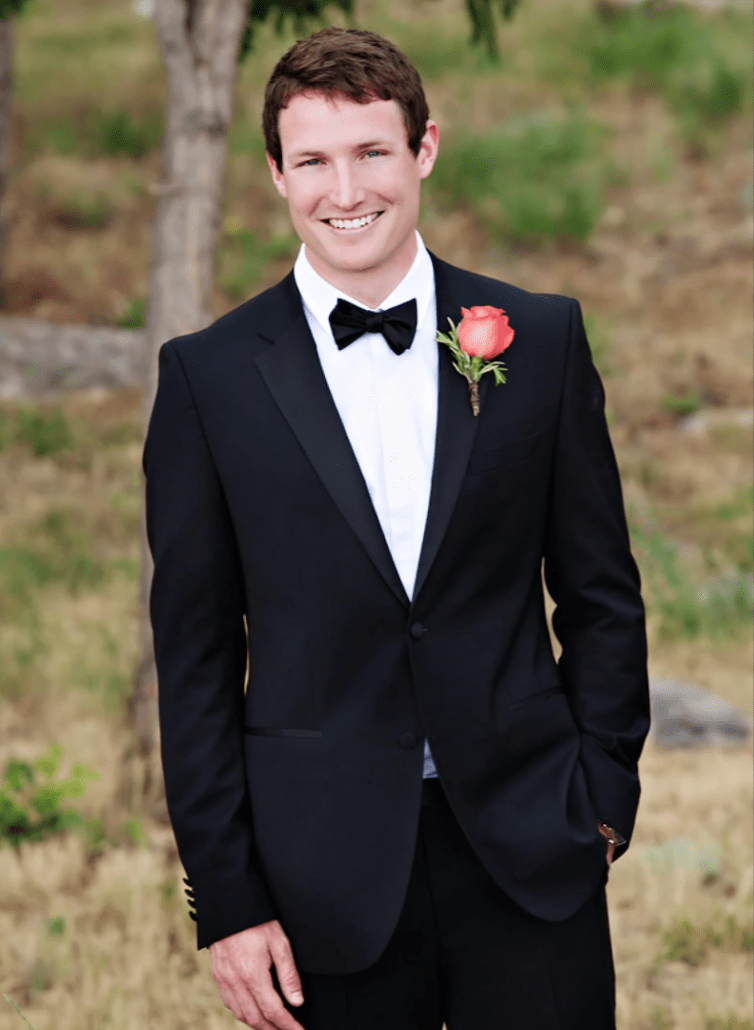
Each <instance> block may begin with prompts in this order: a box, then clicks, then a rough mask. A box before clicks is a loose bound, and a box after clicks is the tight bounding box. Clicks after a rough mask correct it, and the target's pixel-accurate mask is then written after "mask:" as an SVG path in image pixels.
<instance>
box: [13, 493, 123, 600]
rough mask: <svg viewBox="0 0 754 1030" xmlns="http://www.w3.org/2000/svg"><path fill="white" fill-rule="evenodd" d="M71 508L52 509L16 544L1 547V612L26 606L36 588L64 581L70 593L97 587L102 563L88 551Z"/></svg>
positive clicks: (85, 538) (103, 572) (80, 528)
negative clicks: (25, 537)
mask: <svg viewBox="0 0 754 1030" xmlns="http://www.w3.org/2000/svg"><path fill="white" fill-rule="evenodd" d="M79 522H80V516H79V515H78V514H77V513H76V512H73V511H65V510H62V509H57V508H56V509H53V510H52V511H50V512H48V514H47V515H46V516H45V517H44V518H43V519H42V520H41V522H40V523H39V524H38V525H37V526H36V527H35V528H34V529H30V530H29V532H28V540H27V541H26V542H25V543H24V544H22V545H19V546H15V547H4V548H0V615H7V616H10V615H11V614H13V613H14V612H18V611H19V609H21V608H23V607H28V606H29V605H30V604H31V603H32V600H33V595H34V593H35V591H36V590H38V589H40V588H42V587H46V586H48V585H50V584H52V583H63V584H64V586H65V587H66V589H67V590H68V591H69V592H70V593H71V594H74V595H75V594H77V593H78V592H79V591H80V590H82V589H83V588H85V587H93V586H97V585H98V584H99V583H100V582H101V581H102V579H103V577H104V574H105V565H104V563H103V562H101V561H99V560H98V559H96V558H95V557H93V556H92V555H91V553H90V547H91V545H90V541H89V539H88V537H87V534H86V531H85V530H84V529H83V528H82V527H81V526H80V525H79Z"/></svg>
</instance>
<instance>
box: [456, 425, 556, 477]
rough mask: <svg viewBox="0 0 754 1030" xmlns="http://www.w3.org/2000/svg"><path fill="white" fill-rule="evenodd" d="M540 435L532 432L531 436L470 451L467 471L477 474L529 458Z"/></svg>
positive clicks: (535, 447)
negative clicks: (497, 445)
mask: <svg viewBox="0 0 754 1030" xmlns="http://www.w3.org/2000/svg"><path fill="white" fill-rule="evenodd" d="M540 435H541V434H540V433H534V435H533V436H525V437H524V438H523V439H521V440H514V441H513V442H512V443H506V444H503V445H502V446H501V447H492V448H488V449H486V450H481V451H472V452H471V457H470V458H469V464H468V466H467V468H466V471H467V473H468V474H469V475H472V476H474V475H479V474H480V473H481V472H491V471H492V470H493V469H499V468H505V466H506V465H513V464H514V463H515V462H518V461H524V460H525V459H526V458H530V457H531V456H532V455H533V454H534V452H535V451H536V449H537V444H538V442H539V438H540Z"/></svg>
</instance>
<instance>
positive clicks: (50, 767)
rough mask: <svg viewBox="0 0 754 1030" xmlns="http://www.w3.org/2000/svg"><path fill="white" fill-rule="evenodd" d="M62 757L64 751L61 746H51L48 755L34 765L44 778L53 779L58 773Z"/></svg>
mask: <svg viewBox="0 0 754 1030" xmlns="http://www.w3.org/2000/svg"><path fill="white" fill-rule="evenodd" d="M62 757H63V749H62V747H61V746H60V744H51V745H50V747H49V749H48V750H47V752H46V754H44V755H42V756H41V757H40V758H38V759H37V760H36V762H35V763H34V764H35V766H36V767H37V769H38V770H39V772H41V773H42V774H43V775H44V776H47V777H52V776H54V775H55V773H56V772H57V771H58V767H59V766H60V759H61V758H62Z"/></svg>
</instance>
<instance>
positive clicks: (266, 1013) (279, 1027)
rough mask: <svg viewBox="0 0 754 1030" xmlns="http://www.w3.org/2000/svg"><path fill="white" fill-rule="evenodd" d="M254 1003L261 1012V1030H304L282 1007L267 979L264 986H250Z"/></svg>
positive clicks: (280, 1000) (279, 998)
mask: <svg viewBox="0 0 754 1030" xmlns="http://www.w3.org/2000/svg"><path fill="white" fill-rule="evenodd" d="M251 992H252V994H253V997H254V1002H255V1004H256V1005H257V1007H258V1008H259V1011H260V1012H261V1014H262V1016H263V1018H264V1021H265V1022H264V1023H263V1024H262V1028H261V1030H268V1026H267V1024H269V1030H304V1028H303V1027H302V1026H301V1024H300V1023H299V1022H297V1020H295V1019H294V1018H293V1016H292V1015H291V1014H290V1012H289V1011H288V1010H287V1009H286V1007H285V1006H284V1005H283V1001H282V998H281V997H280V995H279V994H278V992H277V991H276V990H275V988H274V987H273V986H272V980H271V979H269V980H268V981H267V983H265V984H261V983H259V984H252V985H251Z"/></svg>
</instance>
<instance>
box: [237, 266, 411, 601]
mask: <svg viewBox="0 0 754 1030" xmlns="http://www.w3.org/2000/svg"><path fill="white" fill-rule="evenodd" d="M279 289H280V290H282V291H283V296H282V298H281V299H282V301H283V303H282V304H281V309H282V311H284V312H286V313H287V314H288V315H289V316H290V313H291V312H292V311H295V312H296V314H295V316H294V317H293V319H292V321H290V322H289V324H288V326H287V327H286V328H285V329H284V330H283V332H282V334H281V335H279V336H277V338H276V339H275V328H274V323H272V324H271V325H270V328H269V329H267V328H266V327H265V326H260V327H259V328H258V329H257V332H258V333H259V335H261V336H264V337H266V338H267V339H275V344H274V346H272V347H269V348H268V349H267V350H265V351H263V352H262V353H261V354H260V355H258V356H257V358H256V364H257V367H258V369H259V371H260V373H261V375H262V376H263V378H264V380H265V382H266V384H267V386H268V388H269V390H270V393H271V394H272V396H273V397H274V398H275V401H276V402H277V404H278V406H279V408H280V410H281V411H282V413H283V415H284V416H285V418H286V420H287V422H288V424H289V425H290V427H291V429H292V430H293V432H294V433H295V434H296V437H297V439H298V442H299V443H300V444H301V446H302V448H303V449H304V451H305V453H306V455H307V457H308V458H309V461H310V462H311V463H312V465H313V466H314V469H315V471H316V472H317V475H318V476H319V477H320V479H321V480H322V482H323V484H324V486H325V487H326V489H327V491H328V493H329V494H330V496H331V497H332V499H333V501H334V502H335V504H336V505H337V506H338V508H339V510H340V512H341V514H342V515H343V517H344V518H345V520H346V521H347V522H348V524H349V526H350V527H351V529H352V530H353V532H354V533H355V534H356V536H357V537H358V538H359V540H360V541H361V543H362V545H363V547H364V549H365V550H366V552H367V554H368V555H369V557H370V558H371V560H372V562H373V563H374V565H375V566H376V568H377V570H378V571H379V573H380V575H381V576H382V577H383V579H384V580H385V582H386V583H387V584H388V586H389V587H390V589H391V590H392V591H393V593H394V594H395V595H396V597H397V598H398V599H399V600H400V601H401V602H402V603H403V604H404V605H406V607H408V605H409V600H408V596H407V595H406V591H405V589H404V587H403V583H402V582H401V578H400V576H399V575H398V570H397V569H396V567H395V563H394V562H393V559H392V556H391V554H390V549H389V547H388V545H387V542H386V540H385V536H384V534H383V532H382V527H381V525H380V521H379V519H378V518H377V513H376V512H375V510H374V506H373V504H372V499H371V497H370V496H369V490H368V488H367V485H366V482H365V480H364V477H363V475H362V473H361V468H360V467H359V463H358V461H357V459H356V455H355V454H354V452H353V448H352V447H351V444H350V441H349V439H348V435H347V433H346V431H345V429H344V427H343V423H342V422H341V419H340V415H339V414H338V409H337V408H336V406H335V402H334V401H333V399H332V394H331V393H330V389H329V387H328V385H327V380H326V379H325V376H324V373H323V371H322V366H321V365H320V363H319V358H318V357H317V346H316V344H315V342H314V339H313V337H312V335H311V332H310V330H309V325H308V323H307V321H306V316H305V315H304V312H303V307H302V305H301V298H300V295H299V292H298V289H297V288H296V285H295V280H294V278H293V274H292V273H291V275H289V276H287V277H286V279H284V280H283V282H282V283H281V284H280V287H279ZM275 307H277V305H275ZM277 331H278V332H279V325H278V330H277ZM302 514H305V513H302Z"/></svg>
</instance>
